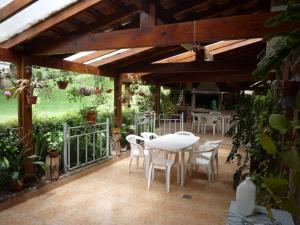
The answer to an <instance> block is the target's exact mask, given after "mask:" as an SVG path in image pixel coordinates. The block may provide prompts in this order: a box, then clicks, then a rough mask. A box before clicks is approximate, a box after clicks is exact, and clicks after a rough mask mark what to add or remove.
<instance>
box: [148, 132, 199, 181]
mask: <svg viewBox="0 0 300 225" xmlns="http://www.w3.org/2000/svg"><path fill="white" fill-rule="evenodd" d="M199 140H200V137H196V136H187V135H179V134H166V135H163V136H160V137H158V138H155V139H152V140H148V141H146V142H145V147H146V148H148V149H160V150H165V151H170V152H172V153H179V162H180V168H181V169H180V184H181V186H184V182H185V159H184V157H185V156H184V153H185V151H192V146H193V145H194V144H196V143H197V142H198V141H199ZM150 163H151V159H150V154H148V156H147V158H146V173H148V172H149V167H150Z"/></svg>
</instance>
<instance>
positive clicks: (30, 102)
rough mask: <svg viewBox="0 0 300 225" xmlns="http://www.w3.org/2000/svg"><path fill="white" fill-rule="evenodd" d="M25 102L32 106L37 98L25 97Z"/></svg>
mask: <svg viewBox="0 0 300 225" xmlns="http://www.w3.org/2000/svg"><path fill="white" fill-rule="evenodd" d="M26 100H27V104H28V105H34V104H36V102H37V96H31V95H27V97H26Z"/></svg>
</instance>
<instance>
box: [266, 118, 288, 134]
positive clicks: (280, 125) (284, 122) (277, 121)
mask: <svg viewBox="0 0 300 225" xmlns="http://www.w3.org/2000/svg"><path fill="white" fill-rule="evenodd" d="M269 124H270V126H271V127H272V128H273V129H275V130H278V131H280V132H287V131H289V130H290V129H291V128H292V125H291V123H290V121H288V119H287V118H286V117H285V116H284V115H282V114H272V115H271V116H270V117H269Z"/></svg>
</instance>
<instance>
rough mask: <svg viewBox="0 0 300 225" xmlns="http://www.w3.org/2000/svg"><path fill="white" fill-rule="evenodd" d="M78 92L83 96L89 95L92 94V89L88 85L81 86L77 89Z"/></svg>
mask: <svg viewBox="0 0 300 225" xmlns="http://www.w3.org/2000/svg"><path fill="white" fill-rule="evenodd" d="M79 92H80V94H82V95H83V96H90V95H91V94H92V89H91V88H88V87H81V88H80V89H79Z"/></svg>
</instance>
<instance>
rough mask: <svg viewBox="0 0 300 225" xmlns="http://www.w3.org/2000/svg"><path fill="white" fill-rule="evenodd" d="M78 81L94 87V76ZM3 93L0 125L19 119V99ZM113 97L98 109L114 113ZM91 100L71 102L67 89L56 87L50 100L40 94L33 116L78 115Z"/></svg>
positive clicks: (0, 102)
mask: <svg viewBox="0 0 300 225" xmlns="http://www.w3.org/2000/svg"><path fill="white" fill-rule="evenodd" d="M77 79H78V80H79V82H80V85H87V86H94V77H93V76H88V75H78V77H77ZM106 83H107V84H106V85H108V86H109V88H110V87H111V86H112V82H110V81H107V82H106ZM68 88H70V87H68ZM3 92H4V90H1V89H0V123H4V122H7V121H10V120H16V119H17V99H16V98H11V99H10V100H7V99H6V98H5V97H4V96H3ZM112 96H113V93H111V94H110V95H109V96H108V98H107V102H106V103H104V104H102V105H100V106H99V107H98V110H100V111H102V110H103V111H104V110H105V111H112V110H113V97H112ZM91 98H92V97H83V98H82V99H80V100H79V101H77V102H69V99H68V94H67V89H66V90H60V89H59V88H58V87H56V85H55V86H54V88H53V91H52V93H51V97H50V99H49V98H47V96H45V94H43V93H39V94H38V103H37V104H36V105H34V106H33V114H34V116H36V117H59V116H63V115H64V114H67V113H72V112H75V113H76V112H78V111H79V109H80V107H81V106H82V105H84V104H88V103H89V102H90V101H91Z"/></svg>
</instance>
